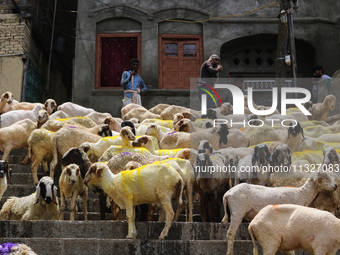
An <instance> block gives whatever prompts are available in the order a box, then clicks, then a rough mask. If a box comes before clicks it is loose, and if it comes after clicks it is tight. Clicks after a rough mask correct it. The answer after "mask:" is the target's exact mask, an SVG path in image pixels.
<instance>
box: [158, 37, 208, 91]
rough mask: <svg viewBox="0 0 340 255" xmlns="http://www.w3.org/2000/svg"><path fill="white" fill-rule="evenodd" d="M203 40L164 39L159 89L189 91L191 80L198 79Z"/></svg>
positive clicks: (162, 42)
mask: <svg viewBox="0 0 340 255" xmlns="http://www.w3.org/2000/svg"><path fill="white" fill-rule="evenodd" d="M201 49H202V47H201V40H200V38H199V37H197V38H162V41H161V50H160V70H159V71H160V73H159V85H160V86H159V87H160V88H163V89H189V88H190V78H198V77H199V72H200V67H201V63H202V60H201V56H202V53H201Z"/></svg>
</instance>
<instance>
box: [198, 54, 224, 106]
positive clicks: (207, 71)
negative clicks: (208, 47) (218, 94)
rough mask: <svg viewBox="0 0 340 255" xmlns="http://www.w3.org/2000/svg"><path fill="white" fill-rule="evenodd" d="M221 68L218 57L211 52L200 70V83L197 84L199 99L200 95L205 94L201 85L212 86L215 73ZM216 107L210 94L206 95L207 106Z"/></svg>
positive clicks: (215, 76)
mask: <svg viewBox="0 0 340 255" xmlns="http://www.w3.org/2000/svg"><path fill="white" fill-rule="evenodd" d="M222 70H223V67H222V65H220V58H219V57H218V55H216V54H212V55H211V56H210V57H209V59H208V60H207V61H205V62H204V63H203V64H202V66H201V70H200V77H201V81H200V85H199V86H198V96H199V100H200V101H201V95H202V94H207V93H206V92H205V91H204V90H203V89H202V87H203V86H204V85H208V86H214V84H215V81H216V78H217V73H218V72H221V71H222ZM214 107H216V105H215V103H214V101H213V99H212V98H211V97H210V95H207V108H214Z"/></svg>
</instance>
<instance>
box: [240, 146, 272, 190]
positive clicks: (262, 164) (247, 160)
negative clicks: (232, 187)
mask: <svg viewBox="0 0 340 255" xmlns="http://www.w3.org/2000/svg"><path fill="white" fill-rule="evenodd" d="M271 156H272V154H271V153H270V151H269V148H268V146H267V145H266V144H259V145H256V146H255V148H254V153H253V154H249V155H247V156H245V157H244V158H242V159H240V161H239V163H238V165H237V169H236V173H235V184H238V183H240V181H241V182H247V183H252V184H259V185H266V184H267V182H268V178H269V175H270V171H269V166H270V164H271V160H270V158H271Z"/></svg>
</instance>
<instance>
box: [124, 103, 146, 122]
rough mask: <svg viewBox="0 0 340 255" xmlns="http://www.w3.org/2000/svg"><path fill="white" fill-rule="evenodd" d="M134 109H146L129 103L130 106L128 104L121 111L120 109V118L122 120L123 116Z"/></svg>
mask: <svg viewBox="0 0 340 255" xmlns="http://www.w3.org/2000/svg"><path fill="white" fill-rule="evenodd" d="M134 108H139V109H143V110H145V111H147V109H146V108H145V107H143V106H141V105H139V104H134V103H131V104H128V105H125V106H124V107H123V108H122V109H121V111H120V112H121V116H122V119H123V118H124V116H125V114H127V113H128V112H129V111H131V110H132V109H134Z"/></svg>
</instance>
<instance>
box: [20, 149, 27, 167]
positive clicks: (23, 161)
mask: <svg viewBox="0 0 340 255" xmlns="http://www.w3.org/2000/svg"><path fill="white" fill-rule="evenodd" d="M28 156H29V152H28V148H26V156H25V158H24V159H23V160H22V161H21V164H26V163H27V160H28Z"/></svg>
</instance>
